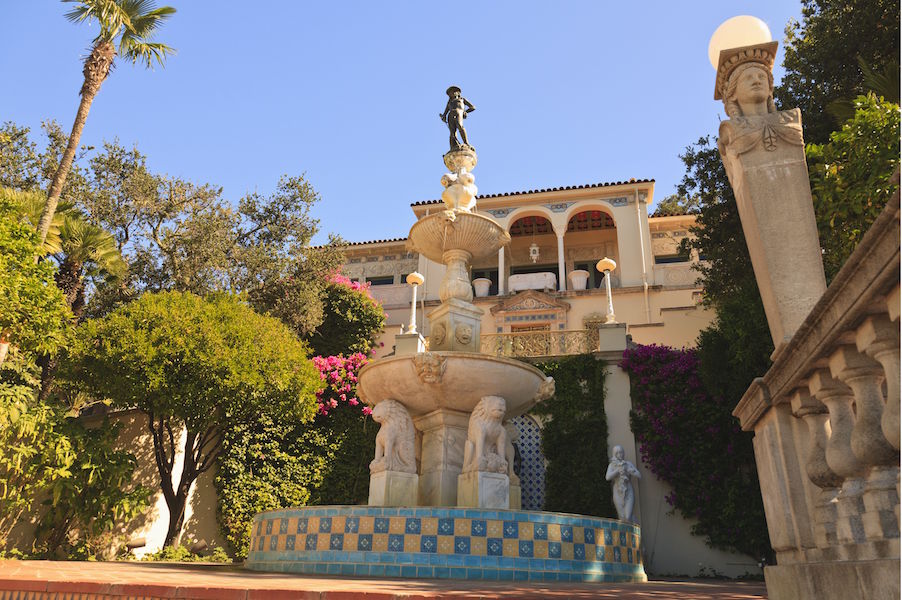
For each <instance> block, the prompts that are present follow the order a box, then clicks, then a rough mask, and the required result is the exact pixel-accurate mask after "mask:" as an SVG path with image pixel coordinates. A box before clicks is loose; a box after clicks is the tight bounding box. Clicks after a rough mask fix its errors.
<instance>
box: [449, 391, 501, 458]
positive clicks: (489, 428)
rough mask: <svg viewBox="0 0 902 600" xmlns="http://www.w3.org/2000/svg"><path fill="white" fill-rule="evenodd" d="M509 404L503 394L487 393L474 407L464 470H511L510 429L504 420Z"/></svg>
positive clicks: (468, 433) (468, 431) (468, 432)
mask: <svg viewBox="0 0 902 600" xmlns="http://www.w3.org/2000/svg"><path fill="white" fill-rule="evenodd" d="M506 412H507V403H506V402H505V401H504V398H502V397H501V396H485V397H483V398H482V400H480V401H479V403H478V404H477V405H476V408H474V409H473V413H472V414H471V415H470V423H469V425H468V426H467V445H466V447H465V449H464V462H463V468H462V469H461V472H463V473H468V472H470V471H487V472H491V473H504V474H507V472H508V462H507V460H506V459H505V455H506V453H507V432H505V430H504V426H503V425H502V424H501V422H502V421H503V420H504V414H505V413H506Z"/></svg>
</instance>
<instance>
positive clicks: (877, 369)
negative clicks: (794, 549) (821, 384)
mask: <svg viewBox="0 0 902 600" xmlns="http://www.w3.org/2000/svg"><path fill="white" fill-rule="evenodd" d="M830 371H831V373H832V374H833V376H834V377H836V378H837V379H840V380H841V381H842V382H843V383H845V384H846V385H847V386H849V387H850V388H851V389H852V393H853V394H854V396H855V427H854V429H853V430H852V452H854V453H855V456H856V457H857V458H858V459H859V460H860V461H861V462H862V463H864V464H865V465H867V466H868V467H870V473H869V474H868V477H867V481H866V482H865V488H864V494H863V499H864V513H863V514H862V522H863V524H864V530H865V534H866V536H867V538H868V539H869V540H883V539H887V538H898V537H899V523H898V520H897V519H896V513H895V506H896V505H897V504H898V503H899V497H898V492H896V479H897V477H898V476H899V454H898V452H897V451H896V449H895V448H893V447H892V446H891V445H890V444H889V442H887V441H886V438H885V437H884V435H883V429H882V427H881V419H882V417H883V408H884V403H883V392H882V391H881V389H880V384H881V383H882V381H883V367H882V366H881V365H880V364H879V363H878V362H877V361H875V360H873V359H871V358H869V357H867V356H866V355H864V354H862V353H860V352H858V350H856V349H855V347H854V346H850V345H845V346H841V347H840V348H839V349H837V350H836V351H835V352H834V353H833V355H832V356H831V357H830Z"/></svg>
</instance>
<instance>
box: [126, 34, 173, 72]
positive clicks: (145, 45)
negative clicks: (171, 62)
mask: <svg viewBox="0 0 902 600" xmlns="http://www.w3.org/2000/svg"><path fill="white" fill-rule="evenodd" d="M167 54H175V49H174V48H171V47H170V46H167V45H166V44H160V43H158V42H142V41H138V40H136V39H135V38H134V37H132V36H129V35H126V34H123V35H122V40H121V41H120V42H119V56H121V57H122V58H124V59H127V60H131V61H132V64H136V63H138V62H139V61H140V62H142V63H144V66H146V67H147V68H148V69H152V68H153V64H154V62H157V63H159V64H161V65H162V64H163V63H164V61H165V59H166V55H167Z"/></svg>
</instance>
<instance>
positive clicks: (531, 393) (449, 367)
mask: <svg viewBox="0 0 902 600" xmlns="http://www.w3.org/2000/svg"><path fill="white" fill-rule="evenodd" d="M548 379H549V378H548V377H546V376H545V374H544V373H542V371H540V370H539V369H537V368H536V367H534V366H532V365H530V364H528V363H524V362H520V361H518V360H513V359H509V358H502V357H496V356H488V355H485V354H479V353H475V352H456V351H449V352H427V353H421V354H410V355H404V356H390V357H387V358H382V359H379V360H377V361H374V362H371V363H369V364H368V365H366V366H365V367H363V368H362V369H361V370H360V382H359V384H358V393H359V394H360V397H361V398H363V400H364V401H365V402H366V403H367V404H369V405H376V404H378V403H379V402H381V401H383V400H385V399H389V398H390V399H392V400H397V401H398V402H400V403H401V404H403V405H404V406H405V407H406V408H407V410H408V412H410V416H411V417H418V416H422V415H426V414H429V413H431V412H433V411H436V410H440V409H448V410H453V411H459V412H462V413H469V412H472V410H473V407H475V406H476V404H477V403H478V402H479V400H480V399H481V398H482V397H483V396H501V397H503V398H504V399H505V400H506V402H507V418H508V419H509V418H511V417H516V416H518V415H522V414H523V413H525V412H526V411H528V410H529V409H530V408H532V407H533V406H534V405H535V404H536V402H538V401H540V400H542V399H543V393H544V391H545V388H547V386H548V385H549V384H548V382H547V380H548ZM550 385H553V384H550ZM543 386H544V387H543ZM552 390H553V388H552Z"/></svg>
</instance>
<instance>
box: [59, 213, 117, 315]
mask: <svg viewBox="0 0 902 600" xmlns="http://www.w3.org/2000/svg"><path fill="white" fill-rule="evenodd" d="M55 256H56V258H57V260H58V261H59V269H58V270H57V272H56V284H57V287H59V288H60V290H62V292H63V294H65V295H66V302H67V303H68V304H69V308H71V309H72V315H73V317H75V321H76V322H78V321H79V320H80V319H81V315H82V313H83V312H84V308H85V283H86V281H87V280H88V279H96V278H102V279H104V280H105V281H107V282H114V281H116V280H119V279H122V278H123V277H124V276H125V274H126V272H127V271H128V263H126V262H125V259H123V258H122V255H121V254H120V253H119V246H118V245H117V244H116V238H114V237H113V235H112V234H110V233H109V232H108V231H106V230H104V229H103V228H101V227H98V226H97V225H94V224H93V223H91V222H90V221H88V220H87V218H86V217H85V216H84V215H82V214H81V213H78V212H75V211H71V212H68V213H67V214H66V215H65V217H64V218H63V223H62V225H61V226H60V251H59V252H58V253H57V254H56V255H55Z"/></svg>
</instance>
